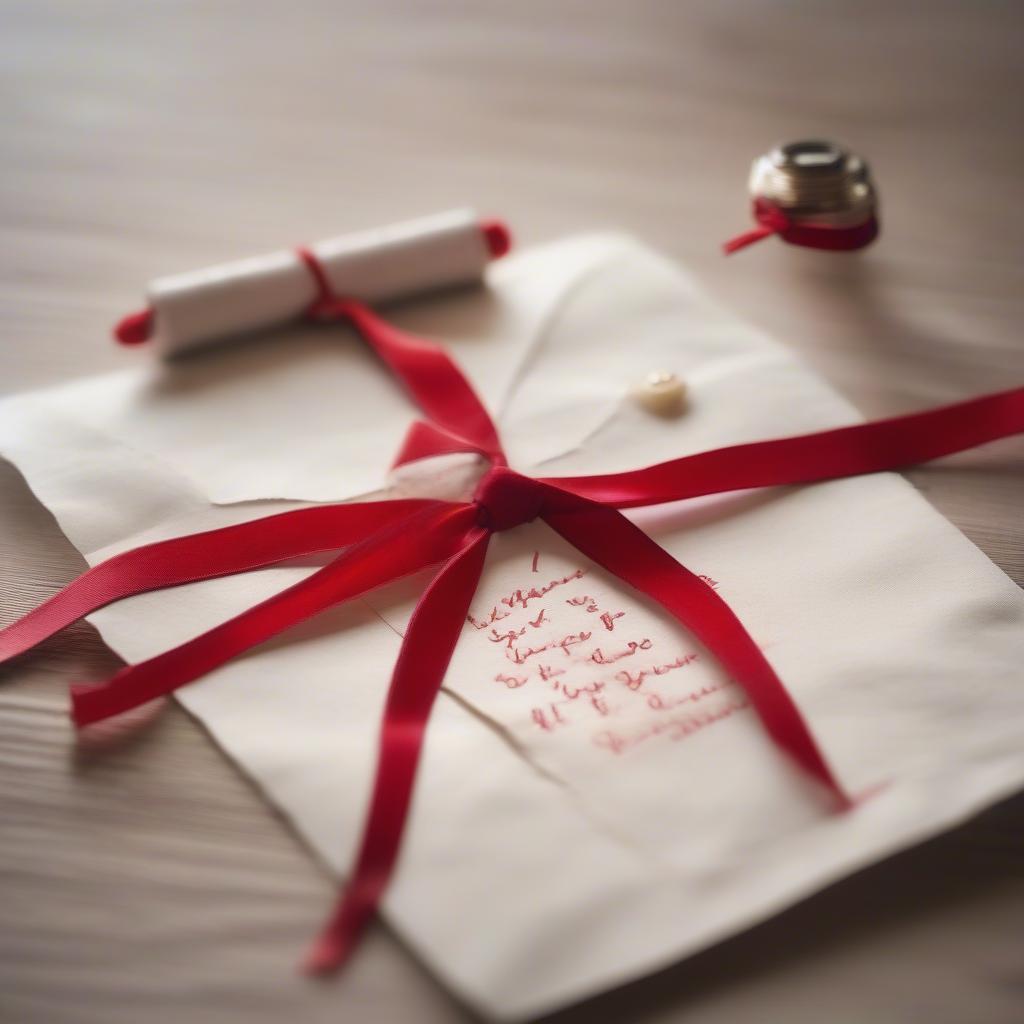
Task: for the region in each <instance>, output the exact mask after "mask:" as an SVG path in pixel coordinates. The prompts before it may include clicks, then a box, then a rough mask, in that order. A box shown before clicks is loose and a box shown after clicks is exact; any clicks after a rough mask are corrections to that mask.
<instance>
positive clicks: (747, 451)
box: [541, 387, 1024, 508]
mask: <svg viewBox="0 0 1024 1024" xmlns="http://www.w3.org/2000/svg"><path fill="white" fill-rule="evenodd" d="M1020 433H1024V387H1017V388H1013V389H1011V390H1009V391H1001V392H997V393H995V394H990V395H982V396H981V397H980V398H973V399H970V400H969V401H966V402H957V403H954V404H953V405H946V406H941V407H940V408H938V409H928V410H926V411H924V412H917V413H911V414H910V415H907V416H894V417H891V418H889V419H884V420H875V421H873V422H870V423H857V424H855V425H854V426H850V427H839V428H837V429H835V430H821V431H817V432H815V433H813V434H800V435H798V436H796V437H784V438H780V439H777V440H773V441H757V442H754V443H752V444H737V445H731V446H730V447H728V448H717V449H715V450H714V451H710V452H702V453H700V454H699V455H688V456H686V457H685V458H682V459H672V460H670V461H669V462H660V463H658V464H656V465H654V466H647V467H645V468H643V469H636V470H630V471H628V472H625V473H607V474H603V475H600V476H578V477H561V478H555V477H551V478H545V479H543V480H542V481H541V482H542V483H546V484H552V485H554V486H555V487H557V488H560V489H562V490H568V491H571V492H572V493H573V494H577V495H580V496H581V497H583V498H589V499H590V500H592V501H598V502H601V503H602V504H604V505H613V506H614V507H616V508H637V507H639V506H642V505H659V504H662V503H664V502H669V501H679V500H681V499H683V498H695V497H698V496H700V495H703V494H719V493H721V492H724V491H737V490H744V489H746V488H750V487H779V486H783V485H788V484H807V483H815V482H817V481H820V480H831V479H836V478H838V477H848V476H857V475H859V474H862V473H878V472H882V471H884V470H892V469H901V468H905V467H907V466H912V465H916V464H918V463H921V462H928V461H930V460H931V459H937V458H940V457H942V456H944V455H952V454H954V453H955V452H962V451H966V450H967V449H969V448H975V447H977V446H978V445H981V444H986V443H988V442H989V441H996V440H999V439H1000V438H1004V437H1011V436H1013V435H1014V434H1020Z"/></svg>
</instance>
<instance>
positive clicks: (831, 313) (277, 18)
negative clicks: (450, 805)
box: [0, 0, 1024, 1024]
mask: <svg viewBox="0 0 1024 1024" xmlns="http://www.w3.org/2000/svg"><path fill="white" fill-rule="evenodd" d="M0 26H2V33H3V38H4V47H3V55H2V58H0V73H2V76H3V79H2V84H3V89H2V92H0V95H2V97H3V98H2V100H0V102H2V105H3V106H2V110H3V114H4V119H3V123H4V131H3V134H2V136H0V147H2V167H3V172H2V177H0V189H2V200H0V201H2V210H3V217H2V228H0V230H2V247H0V253H2V255H0V259H2V260H3V272H2V273H0V324H2V332H3V333H2V341H0V391H3V392H12V391H16V390H20V389H24V388H28V387H33V386H41V385H47V384H52V383H55V382H57V381H60V380H65V379H69V378H72V377H75V376H78V375H81V374H85V373H93V372H98V371H101V370H112V369H116V368H118V367H123V366H126V365H129V364H131V363H132V362H133V360H134V359H136V358H138V357H137V356H136V355H135V354H132V353H126V352H123V351H119V350H118V349H116V348H115V347H114V346H112V345H110V344H109V343H108V341H107V331H108V327H109V325H110V323H111V322H112V321H113V319H114V318H115V317H116V316H117V315H118V314H120V313H122V312H124V311H125V310H127V309H130V308H132V307H133V306H135V305H136V304H137V301H138V297H139V293H140V290H141V286H142V284H143V282H145V281H146V280H147V279H148V278H149V277H151V276H153V275H156V274H158V273H162V272H168V271H174V270H179V269H184V268H190V267H193V266H197V265H203V264H207V263H211V262H216V261H218V260H220V259H223V258H229V257H233V256H237V255H240V254H248V253H252V252H260V251H263V250H265V249H272V248H276V247H278V246H279V245H280V244H281V243H283V242H288V241H291V240H306V239H315V238H318V237H321V236H324V235H327V234H331V233H334V232H337V231H339V230H344V229H346V228H349V227H352V228H355V227H364V226H370V225H373V224H376V223H385V222H388V221H390V220H393V219H397V218H400V217H402V216H405V215H412V214H417V213H420V212H429V211H433V210H436V209H443V208H446V207H449V206H453V205H461V204H464V203H467V202H468V203H473V204H475V205H476V206H477V207H478V208H480V209H482V210H484V211H493V212H497V213H501V214H502V215H504V216H505V217H507V218H508V219H509V221H510V222H511V223H512V224H513V225H515V226H516V228H517V230H518V234H519V240H520V242H521V243H530V242H534V241H539V240H543V239H548V238H552V237H555V236H558V235H561V234H564V233H567V232H573V231H579V230H589V229H592V228H605V227H616V228H622V229H625V230H627V231H632V232H634V233H636V234H638V235H639V236H641V237H643V238H644V239H646V240H647V241H649V242H650V243H652V244H653V245H655V246H658V247H660V248H662V249H664V250H666V251H668V252H669V253H671V254H672V255H673V256H675V257H677V258H678V259H680V260H681V261H683V262H685V263H686V264H688V265H689V266H690V267H691V268H692V269H693V270H694V271H695V272H696V273H697V274H698V275H699V277H700V278H701V279H702V281H703V282H704V284H705V285H706V287H707V288H708V289H709V290H710V291H712V292H714V293H716V294H717V295H718V296H719V297H720V298H721V299H722V300H723V301H724V302H726V303H728V304H729V305H731V306H732V307H734V308H735V309H736V310H737V311H739V312H741V313H742V314H744V315H745V316H747V317H748V318H749V319H751V320H753V321H755V322H757V323H758V324H760V325H761V326H763V327H764V328H766V329H767V330H768V331H770V332H771V333H773V334H775V335H776V336H778V337H780V338H783V339H785V340H786V341H787V342H789V343H790V344H792V345H793V346H794V347H796V348H797V349H799V350H800V351H801V352H802V353H803V354H804V355H805V356H806V358H807V359H808V360H810V361H811V362H812V363H813V364H814V365H815V366H816V367H817V368H818V369H819V370H820V371H821V372H822V373H823V374H824V375H825V376H827V377H828V378H829V379H830V380H831V381H832V382H833V383H834V384H835V385H836V387H838V388H839V390H841V391H842V392H843V393H845V394H846V395H848V396H849V397H850V398H851V399H852V400H853V401H855V402H856V403H857V404H858V405H859V406H860V407H861V408H862V409H863V411H864V412H865V413H868V414H881V413H895V412H901V411H905V410H909V409H913V408H918V407H923V406H925V405H928V404H931V403H935V402H939V401H943V400H952V399H955V398H958V397H966V396H968V395H970V394H973V393H976V392H980V391H984V390H991V389H996V388H1000V387H1004V386H1007V385H1008V384H1009V383H1012V382H1020V380H1021V379H1022V377H1024V348H1022V340H1021V333H1020V324H1021V323H1022V322H1024V276H1022V273H1021V267H1020V259H1019V256H1020V252H1021V239H1022V238H1024V203H1022V202H1021V198H1020V184H1019V183H1020V177H1021V168H1022V166H1024V146H1022V143H1021V132H1020V123H1019V117H1018V107H1019V103H1020V96H1021V94H1022V90H1024V71H1022V67H1024V65H1022V62H1021V60H1020V49H1021V34H1022V28H1024V11H1022V10H1021V8H1020V7H1018V6H1014V5H1001V4H995V3H992V4H990V3H976V2H975V3H971V2H964V3H928V4H924V3H921V4H915V3H882V2H866V0H858V2H842V3H838V2H836V3H831V4H827V5H826V4H809V3H799V4H796V3H794V4H781V3H780V4H766V3H747V4H744V5H738V4H720V3H714V2H708V3H691V4H686V5H682V4H679V3H674V2H672V0H668V2H665V3H649V2H632V3H618V4H616V3H613V2H611V0H601V2H595V0H591V2H590V3H576V4H570V3H552V2H542V0H519V2H517V3H516V4H514V5H502V6H501V7H498V6H497V5H491V4H480V3H474V2H471V0H461V2H449V3H437V2H427V3H419V4H411V3H404V4H403V3H397V2H395V0H372V2H371V0H354V2H348V3H344V4H342V3H336V2H335V3H332V2H329V0H323V2H315V0H292V2H290V3H288V4H262V5H261V4H253V3H250V4H243V3H240V2H234V3H233V2H227V0H218V2H215V0H202V2H200V0H194V2H178V3H170V2H165V3H138V2H131V0H117V2H99V0H95V2H94V0H21V2H4V3H2V4H0ZM815 134H817V135H825V136H832V137H836V138H838V139H840V140H844V141H846V142H848V143H849V144H850V145H852V146H854V147H856V148H857V149H858V150H859V151H861V152H863V153H865V154H867V155H868V156H869V157H870V158H871V160H872V162H873V165H874V169H875V172H876V177H877V179H878V181H879V182H880V186H881V191H882V196H883V200H884V207H883V215H884V224H885V234H884V237H883V239H882V241H881V243H880V244H878V245H877V246H876V247H875V248H874V249H873V250H871V251H869V252H868V253H866V254H864V255H863V256H855V257H845V256H832V255H823V254H816V253H808V252H803V251H797V250H794V249H791V248H788V247H786V246H783V245H781V244H779V243H777V242H767V243H763V244H761V245H760V246H758V247H756V248H755V249H752V250H749V251H748V252H746V253H744V254H742V255H740V256H736V257H734V258H732V259H730V260H724V259H723V258H722V257H721V256H720V255H719V252H718V248H717V246H718V243H719V242H720V241H721V240H723V239H724V238H725V237H727V236H729V235H730V234H732V233H733V232H734V231H737V230H739V229H742V228H743V227H744V226H745V225H746V223H747V214H746V204H745V199H744V182H745V176H746V170H747V167H748V164H749V161H750V160H751V159H752V158H753V156H755V155H756V154H757V153H759V152H761V151H762V150H764V149H766V148H767V147H768V146H770V145H771V144H772V143H774V142H776V141H778V140H783V139H788V138H793V137H801V136H807V135H815ZM1022 456H1024V445H1022V444H1020V443H1017V442H1002V443H999V444H995V445H991V446H989V447H988V448H987V449H985V450H983V451H979V452H976V453H971V454H968V455H963V456H959V457H957V458H956V459H952V460H947V461H946V462H945V463H943V464H942V465H939V466H935V467H933V468H929V469H927V470H921V471H918V472H915V473H914V474H913V479H914V481H915V483H916V484H917V485H918V486H919V487H921V489H922V490H923V491H924V492H925V493H926V494H927V496H928V497H929V498H930V499H931V500H932V501H934V502H935V504H937V505H938V506H939V508H941V509H942V510H943V511H944V512H945V513H946V514H947V515H949V516H950V517H951V518H952V519H953V520H954V521H955V522H956V523H957V524H958V525H959V526H960V527H961V528H962V529H963V530H964V531H965V532H966V533H967V534H968V535H969V536H970V537H971V539H972V540H974V541H975V543H977V544H978V545H979V546H980V547H981V548H983V549H984V550H985V551H986V552H987V553H988V554H989V555H990V556H991V557H992V559H993V560H994V561H995V562H997V563H998V564H999V565H1000V566H1001V567H1002V568H1003V569H1005V570H1006V572H1008V573H1009V574H1010V575H1011V576H1012V577H1013V578H1014V579H1016V580H1017V581H1018V582H1021V581H1024V516H1021V515H1020V510H1021V508H1024V473H1022V472H1021V468H1022ZM81 566H82V560H81V558H80V557H79V556H78V555H77V554H76V553H75V552H74V551H73V550H72V549H71V547H70V546H69V545H68V543H67V542H66V541H65V540H64V539H63V538H62V536H61V535H60V533H59V531H58V530H57V528H56V526H55V524H54V522H53V520H52V519H51V518H50V516H49V515H48V514H47V513H46V512H45V511H44V510H43V509H41V508H40V507H39V505H38V504H37V503H36V502H35V500H34V499H33V498H32V496H31V495H30V494H29V492H28V491H27V489H26V487H25V485H24V483H23V482H22V480H21V478H20V477H19V476H18V474H17V473H16V472H15V471H14V470H13V469H12V468H11V467H10V466H7V465H6V464H0V573H2V578H3V581H4V583H3V591H2V596H0V621H4V622H6V621H8V620H10V619H12V618H14V617H15V616H16V615H17V614H19V613H21V612H23V611H25V610H27V609H28V608H29V607H31V606H33V605H34V604H36V603H37V602H38V601H39V600H40V599H42V598H43V597H45V596H46V595H47V594H49V593H50V592H52V591H53V590H54V589H55V588H57V587H58V586H59V585H60V584H61V583H63V582H64V581H66V580H67V579H69V578H70V577H71V576H72V575H73V574H74V573H75V572H76V571H78V570H79V569H80V568H81ZM115 664H116V659H115V658H114V657H113V655H111V654H110V653H109V652H108V651H106V650H105V648H104V647H103V645H102V644H101V643H100V642H99V640H98V639H97V637H96V635H95V633H94V632H93V631H92V630H91V629H90V628H89V627H87V626H81V627H78V628H75V629H72V630H70V631H69V632H68V634H67V635H65V636H63V637H61V638H58V639H56V640H54V641H53V642H51V643H48V644H47V645H45V647H43V648H42V649H41V650H40V651H39V652H38V653H36V654H34V655H32V656H29V657H26V658H24V659H22V660H20V661H19V662H17V663H15V664H14V665H13V666H12V667H10V668H8V669H6V670H4V671H3V674H2V676H0V683H2V685H0V813H2V818H0V820H2V822H3V824H2V826H0V908H2V910H0V914H2V922H3V924H2V933H0V1019H2V1020H3V1021H4V1022H5V1024H6V1022H10V1024H15V1022H17V1024H22V1022H46V1024H64V1022H75V1024H78V1022H82V1024H85V1022H90V1024H92V1022H95V1024H120V1022H126V1024H127V1022H132V1024H137V1022H140V1021H144V1022H147V1024H154V1022H155V1024H163V1022H179V1021H182V1020H195V1021H200V1022H204V1024H205V1022H210V1021H213V1022H235V1021H237V1022H243V1021H244V1022H246V1024H261V1022H269V1021H275V1022H277V1021H283V1020H287V1021H290V1022H295V1024H306V1022H316V1021H328V1020H329V1021H332V1022H335V1024H336V1022H339V1021H345V1022H347V1021H352V1022H356V1021H370V1020H373V1021H387V1022H398V1024H402V1022H416V1024H422V1022H434V1021H438V1022H441V1021H443V1022H452V1021H460V1020H469V1019H472V1018H471V1017H470V1016H469V1015H468V1014H467V1012H466V1011H465V1010H464V1009H463V1008H461V1007H459V1006H457V1005H456V1004H455V1003H454V1002H453V1001H452V1000H451V999H450V997H448V996H447V995H446V994H445V993H444V992H443V991H442V990H441V989H440V988H439V987H438V986H437V985H436V983H435V982H434V981H433V980H432V979H431V978H430V977H429V976H428V975H427V974H426V972H425V971H424V970H423V969H422V968H421V967H420V966H419V965H418V964H417V963H415V962H414V961H413V959H412V958H411V957H410V955H409V954H408V953H407V952H406V951H405V950H404V949H403V948H402V947H401V946H400V945H399V944H398V943H397V942H396V941H395V939H394V938H393V937H392V936H391V935H390V934H389V933H388V932H387V931H386V930H385V929H383V928H377V929H376V930H375V931H374V932H373V934H372V935H371V936H370V939H369V941H368V942H367V944H366V946H365V948H364V949H363V951H362V952H361V953H360V954H359V955H358V956H357V958H356V959H355V962H354V963H353V964H352V966H351V969H350V970H349V972H348V973H347V974H346V975H345V976H344V978H343V979H342V980H341V981H339V982H338V983H337V984H328V985H317V984H310V983H309V982H307V981H305V980H302V979H300V978H299V977H297V976H296V975H295V973H294V971H293V962H294V959H295V957H296V954H297V952H298V951H299V950H300V949H301V948H302V946H303V943H304V942H305V941H306V939H307V938H308V936H309V934H310V931H311V929H312V928H313V927H314V926H315V925H317V924H318V923H319V921H320V917H321V913H322V912H323V908H324V906H325V901H326V900H327V898H328V896H329V893H330V892H331V884H330V882H329V880H328V879H327V878H326V877H324V876H323V875H322V874H321V873H320V871H319V870H318V868H317V867H316V866H315V865H314V863H313V861H312V859H311V857H310V856H309V855H308V853H307V852H306V850H305V849H304V848H303V847H302V846H301V845H300V844H299V842H298V841H297V839H296V838H295V837H294V836H293V835H292V834H290V833H289V831H288V829H287V828H286V826H285V825H284V824H283V823H282V822H281V821H280V820H279V819H278V818H277V817H275V815H274V813H273V811H271V810H270V809H269V808H268V806H267V805H266V803H265V802H264V801H263V800H262V799H261V798H260V796H259V795H258V794H257V793H255V792H254V791H252V790H251V789H250V788H249V787H248V786H247V785H246V783H245V782H244V781H243V780H242V779H241V778H240V776H239V775H238V774H237V772H236V771H235V770H234V769H233V767H232V766H231V765H230V764H228V763H227V761H226V760H225V759H224V758H223V757H222V756H221V755H220V754H219V753H218V752H217V750H216V749H214V747H213V746H212V744H211V743H210V741H209V740H208V738H207V737H206V736H205V735H203V734H202V732H201V731H200V729H199V728H198V727H197V726H196V725H195V724H194V723H193V722H192V721H191V720H189V719H187V718H186V716H185V715H184V714H183V713H182V712H180V710H178V709H177V708H176V707H169V708H168V709H167V710H166V712H165V713H163V714H161V715H158V716H156V717H155V719H154V721H153V723H152V725H151V727H150V728H149V729H147V730H145V731H143V732H142V733H136V734H133V735H132V737H131V738H119V737H118V735H117V734H114V735H112V736H109V737H107V739H106V740H105V741H104V742H101V741H99V740H95V741H93V742H92V743H90V744H88V745H86V744H82V745H76V744H75V742H74V740H73V738H72V735H71V732H70V729H69V726H68V722H67V717H66V698H65V685H66V683H67V681H68V680H70V679H75V678H96V677H98V676H99V675H101V674H102V673H104V672H109V671H110V670H111V669H113V667H114V666H115ZM1022 824H1024V802H1022V801H1021V800H1015V801H1010V802H1008V803H1005V804H1003V805H1002V806H1000V807H998V808H995V809H993V810H992V811H990V812H989V813H987V814H985V815H983V816H982V817H980V818H979V819H977V820H975V821H973V822H971V823H969V824H967V825H965V826H964V827H962V828H961V829H959V830H958V831H955V832H953V833H951V834H949V835H946V836H945V837H943V838H940V839H938V840H936V841H934V842H931V843H929V844H927V845H925V846H923V847H921V848H919V849H917V850H914V851H911V852H908V853H905V854H903V855H901V856H899V857H896V858H894V859H892V860H890V861H889V862H887V863H884V864H881V865H878V866H876V867H874V868H872V869H870V870H868V871H865V872H863V873H861V874H860V875H858V876H856V877H854V878H851V879H849V880H847V881H845V882H843V883H841V884H839V885H837V886H834V887H833V888H832V889H830V890H828V891H827V892H825V893H822V894H821V895H819V896H817V897H815V898H813V899H811V900H808V901H807V902H805V903H803V904H802V905H800V906H798V907H796V908H795V909H793V910H791V911H789V912H788V913H785V914H783V915H781V916H780V917H779V918H777V919H775V920H773V921H771V922H769V923H767V924H765V925H763V926H761V927H759V928H756V929H754V930H753V931H751V932H749V933H747V934H746V935H743V936H741V937H739V938H736V939H734V940H732V941H731V942H728V943H725V944H724V945H722V946H719V947H717V948H715V949H712V950H710V951H708V952H706V953H704V954H702V955H700V956H697V957H695V958H693V959H691V960H690V961H688V962H687V963H684V964H682V965H680V966H678V967H676V968H673V969H671V970H668V971H665V972H663V973H662V974H660V975H658V976H656V977H654V978H650V979H647V980H645V981H643V982H639V983H637V984H635V985H632V986H629V987H628V988H626V989H624V990H620V991H619V992H616V993H612V994H610V995H607V996H605V997H602V998H599V999H597V1000H595V1001H593V1002H591V1003H589V1004H586V1005H584V1006H580V1007H576V1008H574V1009H572V1010H569V1011H567V1012H564V1013H563V1014H561V1015H558V1016H557V1017H556V1018H553V1020H557V1021H559V1022H561V1024H569V1022H576V1021H593V1020H609V1021H630V1022H655V1021H695V1022H700V1024H712V1022H730V1024H737V1022H744V1021H759V1022H760V1021H786V1022H788V1024H799V1022H820V1021H824V1020H828V1021H839V1022H850V1024H860V1022H864V1021H871V1022H888V1021H917V1020H927V1021H929V1022H930V1024H939V1022H950V1024H954V1022H955V1024H961V1022H963V1021H968V1020H970V1021H972V1022H974V1021H986V1022H993V1021H1010V1020H1019V1019H1020V1015H1021V1014H1022V1013H1024V1009H1022V1004H1024V967H1022V965H1024V929H1022V928H1021V920H1022V912H1024V873H1022V868H1021V865H1022V862H1024V858H1022V853H1024V841H1022V838H1021V837H1022V835H1024V829H1022V827H1021V826H1022Z"/></svg>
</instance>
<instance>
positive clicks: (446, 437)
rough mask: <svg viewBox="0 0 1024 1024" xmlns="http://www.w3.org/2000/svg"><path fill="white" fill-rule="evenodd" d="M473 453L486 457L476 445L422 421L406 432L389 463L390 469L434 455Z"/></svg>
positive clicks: (418, 421)
mask: <svg viewBox="0 0 1024 1024" xmlns="http://www.w3.org/2000/svg"><path fill="white" fill-rule="evenodd" d="M464 452H468V453H471V454H472V453H475V454H478V455H487V453H486V452H484V451H481V450H480V449H479V448H477V447H476V445H474V444H471V443H470V442H469V441H467V440H466V439H465V438H462V437H458V436H457V435H455V434H453V433H452V432H451V431H449V430H443V429H442V428H441V427H438V426H437V425H435V424H433V423H425V422H424V421H423V420H416V422H415V423H413V425H412V426H411V427H410V428H409V429H408V431H406V435H405V439H404V440H403V441H402V447H401V448H400V449H399V451H398V455H397V456H396V457H395V461H394V462H392V463H391V468H392V469H397V468H398V467H399V466H404V465H405V464H406V463H407V462H416V461H417V460H419V459H429V458H431V457H433V456H435V455H452V454H455V453H464Z"/></svg>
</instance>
